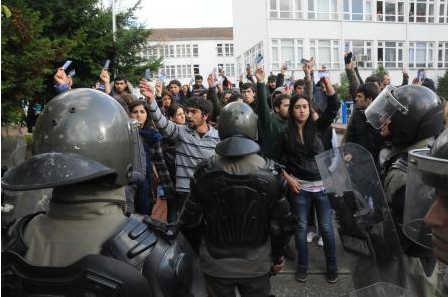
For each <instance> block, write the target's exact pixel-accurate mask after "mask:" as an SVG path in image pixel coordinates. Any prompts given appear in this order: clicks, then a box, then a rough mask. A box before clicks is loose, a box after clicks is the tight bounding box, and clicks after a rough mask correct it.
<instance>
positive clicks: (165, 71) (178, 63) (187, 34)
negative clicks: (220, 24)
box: [143, 27, 236, 86]
mask: <svg viewBox="0 0 448 297" xmlns="http://www.w3.org/2000/svg"><path fill="white" fill-rule="evenodd" d="M143 56H144V57H148V58H149V57H163V65H162V67H161V68H160V71H159V73H160V74H161V75H165V76H166V79H165V81H166V82H168V81H169V80H171V79H175V78H176V79H178V80H180V82H181V83H182V84H186V83H189V82H190V80H191V79H193V78H194V76H195V75H196V74H200V75H202V76H203V78H204V85H205V86H207V76H208V74H210V73H211V72H213V71H214V70H216V71H217V70H218V67H219V66H222V67H224V69H225V70H226V74H227V78H228V79H230V81H231V82H232V83H234V84H235V81H236V72H235V70H236V69H235V58H234V55H233V30H232V28H231V27H226V28H182V29H152V35H151V37H150V41H149V42H148V46H147V48H146V49H145V50H144V51H143Z"/></svg>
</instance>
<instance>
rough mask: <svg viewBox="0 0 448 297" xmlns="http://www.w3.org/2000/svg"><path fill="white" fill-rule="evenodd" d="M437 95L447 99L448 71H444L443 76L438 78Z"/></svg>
mask: <svg viewBox="0 0 448 297" xmlns="http://www.w3.org/2000/svg"><path fill="white" fill-rule="evenodd" d="M437 94H438V95H439V96H442V97H443V98H445V99H448V70H447V71H445V75H444V76H442V77H439V81H438V84H437Z"/></svg>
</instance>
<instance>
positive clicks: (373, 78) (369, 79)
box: [366, 74, 382, 85]
mask: <svg viewBox="0 0 448 297" xmlns="http://www.w3.org/2000/svg"><path fill="white" fill-rule="evenodd" d="M368 82H373V83H377V84H378V85H381V82H382V80H381V77H379V76H378V75H376V74H372V75H371V76H369V77H367V78H366V83H368Z"/></svg>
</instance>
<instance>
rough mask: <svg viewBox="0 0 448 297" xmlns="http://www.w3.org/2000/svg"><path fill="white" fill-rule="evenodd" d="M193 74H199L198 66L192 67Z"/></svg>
mask: <svg viewBox="0 0 448 297" xmlns="http://www.w3.org/2000/svg"><path fill="white" fill-rule="evenodd" d="M193 73H194V75H196V74H199V65H193Z"/></svg>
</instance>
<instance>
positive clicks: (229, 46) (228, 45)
mask: <svg viewBox="0 0 448 297" xmlns="http://www.w3.org/2000/svg"><path fill="white" fill-rule="evenodd" d="M224 53H225V55H226V56H233V43H226V44H225V45H224Z"/></svg>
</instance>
